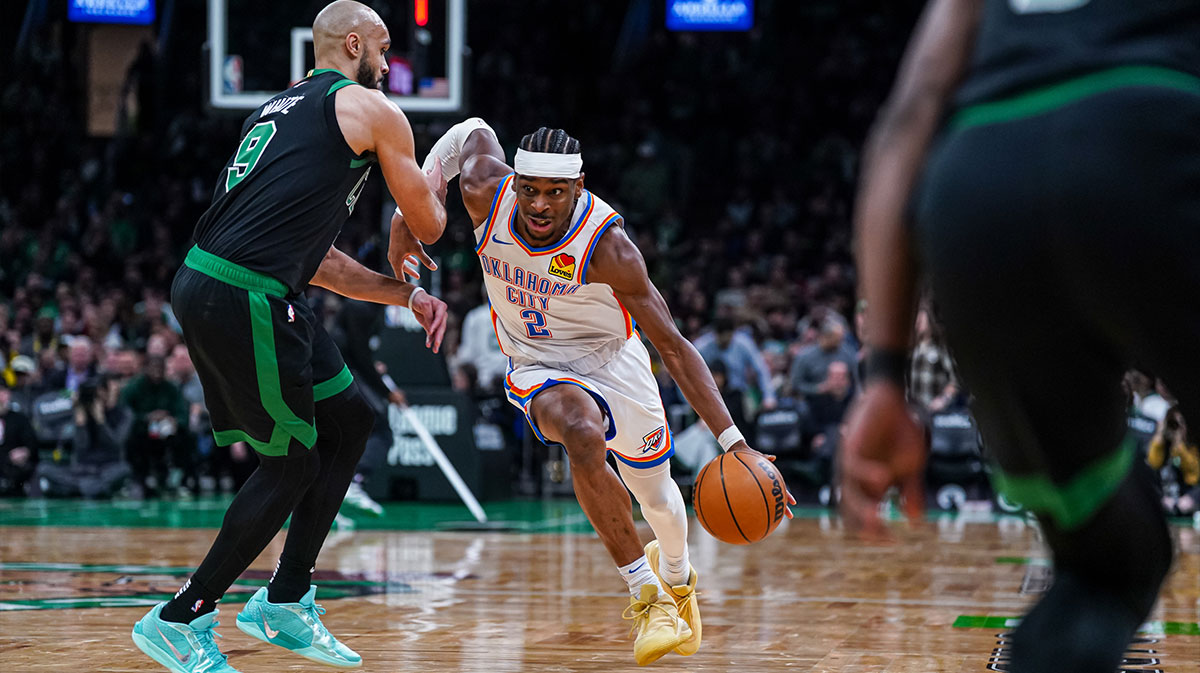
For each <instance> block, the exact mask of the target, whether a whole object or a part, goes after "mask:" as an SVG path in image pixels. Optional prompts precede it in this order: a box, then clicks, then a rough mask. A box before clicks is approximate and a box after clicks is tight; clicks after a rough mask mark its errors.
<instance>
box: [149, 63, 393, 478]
mask: <svg viewBox="0 0 1200 673" xmlns="http://www.w3.org/2000/svg"><path fill="white" fill-rule="evenodd" d="M345 86H357V84H355V83H354V82H353V81H351V80H349V79H346V78H345V77H344V76H343V75H342V74H341V73H340V72H338V71H335V70H318V71H315V72H314V73H313V74H312V75H310V76H309V77H308V78H307V79H304V80H301V81H300V82H298V83H297V84H296V85H295V86H293V87H291V88H290V89H288V90H286V91H284V92H283V93H280V94H279V95H277V96H275V97H274V98H272V99H271V100H269V101H267V102H266V103H264V104H263V106H262V107H260V108H259V109H257V110H255V111H254V112H253V113H252V114H251V115H250V117H249V118H247V119H246V122H245V124H244V125H243V126H242V140H241V143H240V145H239V146H238V149H237V151H236V152H235V153H234V155H233V157H231V158H230V160H229V163H228V164H227V165H226V166H225V168H224V170H222V171H221V174H220V176H219V177H218V179H217V188H216V193H215V194H214V196H213V203H212V206H211V207H209V209H208V211H207V212H206V213H205V214H204V216H203V217H202V218H201V219H200V222H199V224H198V225H197V226H196V232H195V240H196V245H195V247H193V248H192V249H191V251H189V253H188V255H187V258H186V260H185V262H184V266H183V268H182V269H180V271H179V273H178V275H177V276H176V277H175V283H174V286H173V287H172V288H171V305H172V307H173V308H174V310H175V314H176V316H177V317H178V319H179V323H180V325H181V326H182V328H183V334H184V339H185V341H186V342H187V346H188V351H189V353H190V354H191V356H192V360H193V361H194V362H195V364H196V371H197V373H198V374H199V376H200V381H201V383H202V384H203V386H204V397H205V404H206V405H207V406H208V410H209V414H210V415H211V417H212V424H213V432H214V435H215V436H216V440H217V443H218V444H219V445H222V446H224V445H227V444H231V443H233V442H235V441H240V440H244V441H246V442H248V443H249V444H250V445H251V446H253V447H254V448H255V450H257V451H258V452H259V453H262V454H264V455H282V454H285V453H286V452H287V447H288V444H289V442H290V441H291V439H293V438H294V439H295V440H297V441H299V442H300V443H301V444H303V445H304V446H305V447H308V448H311V447H312V446H313V443H314V442H315V441H316V436H317V433H316V428H315V426H314V416H313V405H314V402H315V401H320V400H321V399H324V398H328V397H330V396H332V395H335V394H337V393H339V392H341V391H342V390H345V389H346V388H347V387H348V386H349V385H350V383H351V381H352V379H351V376H350V373H349V370H347V369H346V365H345V363H344V362H343V361H342V356H341V354H340V353H339V352H338V349H337V347H336V346H335V345H334V343H333V341H332V340H331V339H330V338H329V335H328V334H326V333H325V330H324V328H323V327H322V326H321V325H320V324H319V323H318V322H317V321H315V320H314V319H313V314H312V311H311V310H310V309H309V307H308V305H307V303H306V302H305V301H304V300H303V298H302V297H301V293H302V292H303V291H304V289H305V288H306V287H307V285H308V282H309V281H310V280H311V279H312V277H313V275H314V274H316V271H317V267H319V266H320V264H321V260H322V259H323V258H324V256H325V253H326V252H327V251H328V250H329V247H330V246H331V245H332V244H333V241H334V239H335V238H336V237H337V235H338V232H339V231H340V230H341V228H342V225H343V224H344V223H345V221H346V218H347V217H349V215H350V213H351V212H353V210H354V205H355V202H356V201H357V199H358V196H359V194H360V193H361V192H362V188H363V185H364V184H365V183H366V181H367V177H368V176H369V175H370V173H371V167H372V164H373V163H374V159H373V156H372V155H367V156H358V155H356V154H355V153H354V151H353V150H351V149H350V146H349V145H347V144H346V140H345V138H344V137H343V136H342V132H341V130H340V128H339V126H338V122H337V117H336V114H335V110H334V100H335V98H336V97H335V96H334V95H332V94H334V92H336V91H337V90H338V89H340V88H342V87H345Z"/></svg>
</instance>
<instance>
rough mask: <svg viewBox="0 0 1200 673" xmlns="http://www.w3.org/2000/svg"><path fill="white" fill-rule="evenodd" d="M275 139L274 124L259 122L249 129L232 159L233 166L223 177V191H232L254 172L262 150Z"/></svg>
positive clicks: (271, 122)
mask: <svg viewBox="0 0 1200 673" xmlns="http://www.w3.org/2000/svg"><path fill="white" fill-rule="evenodd" d="M274 137H275V122H273V121H269V122H260V123H258V124H255V125H254V128H252V129H250V132H249V133H247V134H246V137H245V138H243V139H242V144H241V145H240V146H239V147H238V151H237V154H236V155H234V157H233V165H232V166H230V167H229V172H228V174H226V176H225V191H226V192H228V191H229V190H231V189H233V188H234V187H236V186H237V184H238V183H239V182H241V181H242V180H244V179H245V178H246V176H247V175H249V174H250V171H252V170H254V166H255V165H257V164H258V159H259V157H261V156H262V153H263V150H265V149H267V144H268V143H270V142H271V138H274Z"/></svg>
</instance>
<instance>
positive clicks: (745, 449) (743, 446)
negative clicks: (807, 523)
mask: <svg viewBox="0 0 1200 673" xmlns="http://www.w3.org/2000/svg"><path fill="white" fill-rule="evenodd" d="M729 450H730V451H741V452H742V453H749V454H752V455H755V456H761V457H763V458H766V459H767V460H769V461H771V462H772V463H774V462H775V456H773V455H771V454H769V453H760V452H758V451H755V450H754V449H752V448H750V445H749V444H747V443H746V441H745V440H742V441H740V442H738V443H737V444H734V445H733V446H731V447H729ZM786 493H787V501H788V505H794V504H796V499H795V498H793V497H792V492H791V491H786ZM783 513H784V514H786V515H787V518H789V519H790V518H792V508H791V507H785V508H784V510H783Z"/></svg>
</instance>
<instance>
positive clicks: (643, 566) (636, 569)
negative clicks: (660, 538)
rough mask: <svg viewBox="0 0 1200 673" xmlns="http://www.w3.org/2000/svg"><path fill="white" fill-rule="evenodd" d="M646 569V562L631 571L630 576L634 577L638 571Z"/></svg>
mask: <svg viewBox="0 0 1200 673" xmlns="http://www.w3.org/2000/svg"><path fill="white" fill-rule="evenodd" d="M645 567H646V564H645V562H643V563H641V564H640V565H638V567H636V568H634V569H633V570H630V571H629V574H630V575H632V574H634V573H635V572H637V571H639V570H641V569H642V568H645Z"/></svg>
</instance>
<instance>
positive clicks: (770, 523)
mask: <svg viewBox="0 0 1200 673" xmlns="http://www.w3.org/2000/svg"><path fill="white" fill-rule="evenodd" d="M692 504H693V505H694V506H695V508H696V518H698V519H700V525H701V526H704V530H706V531H708V532H709V533H710V534H711V535H712V536H713V537H715V538H717V539H718V540H720V541H722V542H728V543H729V544H750V543H751V542H758V541H759V540H761V539H763V538H764V537H766V536H768V535H770V534H771V531H773V530H775V527H776V526H778V525H779V522H780V521H782V520H783V517H784V511H785V510H786V508H787V486H786V485H785V484H784V483H783V477H781V476H779V470H776V469H775V466H774V465H772V464H771V461H769V460H767V459H766V458H763V457H762V456H756V455H754V454H752V453H747V452H745V451H729V452H727V453H722V454H721V455H719V456H717V457H716V458H713V459H712V460H711V461H709V463H708V464H707V465H705V466H704V467H703V468H702V469H701V470H700V474H698V475H696V485H695V486H694V487H693V489H692Z"/></svg>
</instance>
